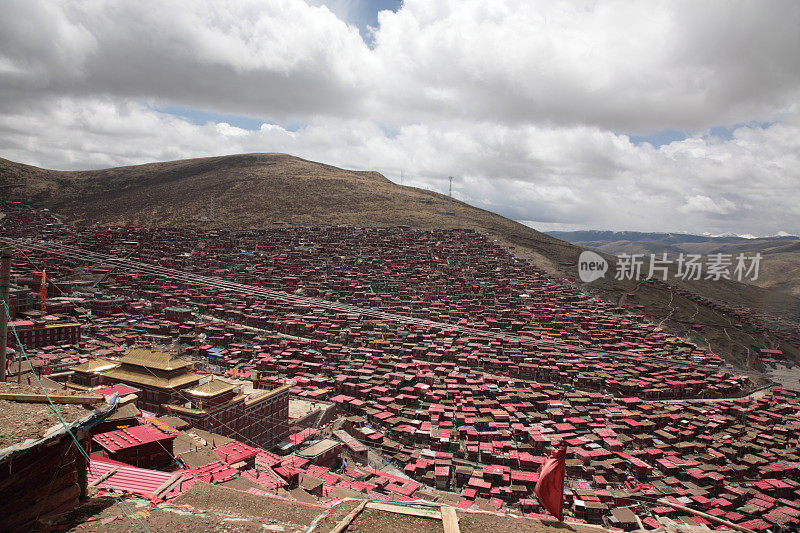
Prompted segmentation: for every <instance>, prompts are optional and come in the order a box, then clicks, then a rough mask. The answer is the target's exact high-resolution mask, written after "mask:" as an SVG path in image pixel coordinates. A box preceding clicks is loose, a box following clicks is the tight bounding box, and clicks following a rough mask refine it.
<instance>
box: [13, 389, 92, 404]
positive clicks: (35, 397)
mask: <svg viewBox="0 0 800 533" xmlns="http://www.w3.org/2000/svg"><path fill="white" fill-rule="evenodd" d="M0 400H8V401H11V402H25V403H48V401H47V396H45V395H44V394H15V393H10V392H0ZM50 400H52V401H53V403H77V404H81V405H92V404H95V403H101V402H105V401H106V399H105V396H99V395H96V394H92V395H85V394H76V395H74V396H70V395H68V394H51V395H50Z"/></svg>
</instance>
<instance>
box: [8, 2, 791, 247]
mask: <svg viewBox="0 0 800 533" xmlns="http://www.w3.org/2000/svg"><path fill="white" fill-rule="evenodd" d="M2 7H3V16H2V17H0V157H5V158H7V159H11V160H15V161H20V162H24V163H29V164H34V165H39V166H43V167H47V168H55V169H65V170H67V169H89V168H103V167H109V166H118V165H127V164H136V163H145V162H152V161H162V160H171V159H180V158H188V157H199V156H208V155H219V154H231V153H240V152H287V153H290V154H294V155H298V156H300V157H304V158H307V159H312V160H316V161H321V162H325V163H330V164H334V165H338V166H343V167H346V168H353V169H370V170H378V171H380V172H382V173H383V174H384V175H386V176H387V177H388V178H390V179H392V180H393V181H395V182H398V183H400V182H401V181H402V183H404V184H405V185H417V186H422V187H426V188H430V189H433V190H437V191H446V188H447V176H449V175H452V176H455V178H456V179H455V181H454V195H456V196H457V197H458V198H460V199H463V200H465V201H468V202H470V203H472V204H474V205H478V206H480V207H484V208H488V209H491V210H494V211H496V212H499V213H501V214H503V215H506V216H509V217H511V218H514V219H516V220H520V221H525V222H526V223H528V224H529V225H531V226H533V227H536V228H539V229H545V230H548V229H585V228H591V229H614V230H641V231H684V232H692V233H703V232H710V233H715V234H716V233H724V232H732V233H738V234H754V235H772V234H777V233H779V232H788V233H792V234H800V2H797V1H796V0H786V1H772V0H754V1H750V2H746V1H738V0H721V1H704V0H700V1H698V0H687V1H681V0H668V1H663V2H658V1H647V2H638V1H634V0H626V1H624V2H617V1H614V0H608V1H603V2H592V1H586V2H583V1H579V0H576V1H571V2H566V3H561V2H557V1H554V0H542V1H540V2H537V1H533V0H492V1H491V2H487V1H485V0H457V1H456V0H454V1H448V0H406V1H404V2H400V1H397V0H374V1H368V0H330V1H325V0H305V1H304V0H206V1H200V2H199V1H197V0H167V1H164V0H137V1H135V2H127V1H118V0H117V1H112V0H52V1H40V0H3V2H2Z"/></svg>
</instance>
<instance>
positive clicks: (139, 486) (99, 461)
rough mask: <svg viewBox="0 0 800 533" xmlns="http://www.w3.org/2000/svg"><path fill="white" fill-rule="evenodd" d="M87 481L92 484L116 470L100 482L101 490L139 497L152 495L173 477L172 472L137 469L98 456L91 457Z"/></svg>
mask: <svg viewBox="0 0 800 533" xmlns="http://www.w3.org/2000/svg"><path fill="white" fill-rule="evenodd" d="M89 457H90V459H91V460H90V461H89V467H88V468H87V471H86V475H87V481H88V482H89V483H92V482H93V481H96V480H97V479H99V478H100V477H102V476H103V475H104V474H106V473H108V472H109V471H111V469H113V468H116V469H117V470H116V472H114V473H113V474H111V475H110V476H109V477H107V478H106V479H105V480H104V481H102V482H100V483H99V484H98V486H99V487H100V488H101V489H109V488H113V489H114V491H115V492H132V493H134V494H139V495H147V494H152V493H153V492H154V491H155V490H156V489H157V488H159V487H160V486H161V485H163V484H164V482H166V481H167V480H168V479H169V478H171V477H172V473H171V472H160V471H158V470H148V469H146V468H136V467H135V466H129V465H126V464H123V463H120V462H118V461H110V460H107V459H105V458H103V457H99V456H97V455H90V456H89Z"/></svg>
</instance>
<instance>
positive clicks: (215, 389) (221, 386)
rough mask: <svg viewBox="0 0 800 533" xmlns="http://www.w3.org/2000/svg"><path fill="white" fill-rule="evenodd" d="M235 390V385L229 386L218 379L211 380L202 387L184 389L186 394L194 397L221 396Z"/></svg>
mask: <svg viewBox="0 0 800 533" xmlns="http://www.w3.org/2000/svg"><path fill="white" fill-rule="evenodd" d="M235 388H236V385H231V384H230V383H226V382H224V381H222V380H219V379H211V380H210V381H207V382H206V383H203V384H202V385H198V386H196V387H192V388H191V389H186V392H187V393H188V394H192V395H195V396H206V397H210V396H217V395H219V394H223V393H225V392H228V391H231V390H233V389H235Z"/></svg>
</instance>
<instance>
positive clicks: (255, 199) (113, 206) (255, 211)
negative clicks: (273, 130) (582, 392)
mask: <svg viewBox="0 0 800 533" xmlns="http://www.w3.org/2000/svg"><path fill="white" fill-rule="evenodd" d="M0 190H3V191H8V197H9V198H11V199H14V200H20V201H24V202H26V203H30V204H33V205H38V206H44V207H48V208H50V209H51V210H53V211H54V212H55V213H57V214H58V215H59V216H61V217H63V219H64V220H65V221H66V222H69V223H72V224H77V225H89V224H94V223H96V222H100V223H102V224H107V225H135V226H161V227H186V226H196V227H208V228H230V229H245V228H257V227H270V226H272V225H274V224H276V223H285V224H293V225H311V224H331V225H338V224H342V225H352V226H398V225H407V226H411V227H417V228H424V229H432V228H471V229H475V230H477V231H480V232H483V233H485V234H487V235H489V236H491V237H492V238H494V239H497V240H498V241H499V242H500V243H501V244H503V245H504V246H507V247H508V248H509V249H510V250H511V251H512V252H513V253H514V254H516V255H517V256H518V257H522V258H526V259H530V260H531V261H533V262H534V263H535V264H537V265H538V266H540V267H541V268H543V269H545V270H547V271H549V272H551V273H555V274H559V275H562V276H564V277H567V278H575V277H577V271H576V266H575V263H576V261H577V258H578V255H579V254H580V252H581V248H579V247H577V246H575V245H573V244H569V243H567V242H564V241H561V240H558V239H556V238H554V237H551V236H549V235H545V234H543V233H540V232H538V231H536V230H533V229H531V228H529V227H527V226H524V225H522V224H519V223H517V222H514V221H512V220H509V219H507V218H504V217H501V216H499V215H496V214H494V213H491V212H489V211H486V210H483V209H478V208H476V207H472V206H470V205H468V204H465V203H463V202H459V201H453V211H454V214H452V215H450V214H446V213H445V210H446V209H447V206H448V199H447V197H446V196H444V195H441V194H438V193H434V192H431V191H427V190H422V189H417V188H412V187H403V186H400V185H396V184H394V183H392V182H391V181H389V180H388V179H386V178H385V177H384V176H382V175H381V174H379V173H377V172H356V171H350V170H344V169H340V168H336V167H333V166H330V165H324V164H320V163H315V162H312V161H306V160H303V159H299V158H296V157H293V156H289V155H286V154H244V155H234V156H222V157H210V158H203V159H191V160H184V161H171V162H164V163H151V164H147V165H137V166H130V167H120V168H112V169H104V170H94V171H81V172H62V171H52V170H44V169H40V168H36V167H32V166H28V165H22V164H19V163H14V162H12V161H8V160H5V159H0ZM212 196H213V197H214V211H215V217H214V221H203V220H201V217H203V216H207V215H208V214H209V207H210V199H211V197H212ZM609 259H610V257H609ZM586 288H587V290H589V291H592V292H594V293H596V294H598V295H600V296H602V297H603V298H606V299H609V300H612V301H615V302H624V303H627V304H630V305H641V306H643V309H640V310H639V311H640V312H642V313H644V314H646V315H648V316H649V318H651V319H652V320H655V321H656V322H663V326H664V328H666V329H668V330H670V331H673V332H675V333H677V334H692V335H693V336H694V338H695V340H696V341H698V342H699V343H701V344H703V345H707V346H709V347H710V348H712V349H713V350H714V351H716V352H718V353H720V354H722V355H724V356H727V357H728V358H729V359H730V360H731V361H734V362H739V363H740V362H742V361H745V360H746V359H747V354H748V352H749V351H750V350H751V349H752V348H753V347H767V346H769V347H776V346H780V347H784V346H783V345H782V343H781V342H779V341H776V340H775V339H773V338H770V337H769V336H764V335H762V334H758V333H756V332H755V331H754V330H753V331H751V330H732V331H729V329H730V328H729V326H730V320H728V319H727V318H726V317H725V316H724V315H722V314H721V313H719V312H718V311H715V310H713V309H710V308H704V309H703V310H702V312H699V311H697V310H696V309H694V308H695V307H696V304H694V303H686V306H685V307H686V312H685V313H683V312H682V311H678V312H676V310H675V305H674V303H673V300H674V298H673V296H672V295H671V294H670V291H669V290H668V289H664V288H663V287H651V286H644V287H643V286H641V285H640V284H637V283H636V282H635V281H624V282H621V281H615V280H613V279H605V280H599V281H597V282H594V283H592V284H591V285H589V286H587V287H586ZM688 288H690V290H692V291H694V292H696V293H698V294H701V295H703V296H706V297H708V298H712V299H714V300H716V301H724V302H735V303H736V304H738V305H746V306H748V307H751V308H754V309H769V310H776V311H780V312H781V313H788V316H792V317H795V316H797V317H800V308H798V306H797V302H798V300H797V299H794V298H790V297H788V295H785V294H784V295H781V294H776V293H775V292H774V291H768V290H764V289H762V288H759V287H755V286H747V285H742V284H738V283H710V282H692V283H689V285H688ZM630 293H634V294H635V296H628V295H629V294H630ZM626 299H628V300H630V301H626ZM684 314H685V315H686V316H684ZM700 320H702V321H704V323H706V324H708V325H709V327H708V328H706V329H705V330H704V331H703V332H702V333H697V332H694V333H692V332H691V331H690V330H689V329H688V328H689V324H690V323H691V322H692V321H700ZM784 348H785V349H786V347H784ZM787 351H791V349H790V348H789V349H787Z"/></svg>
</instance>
